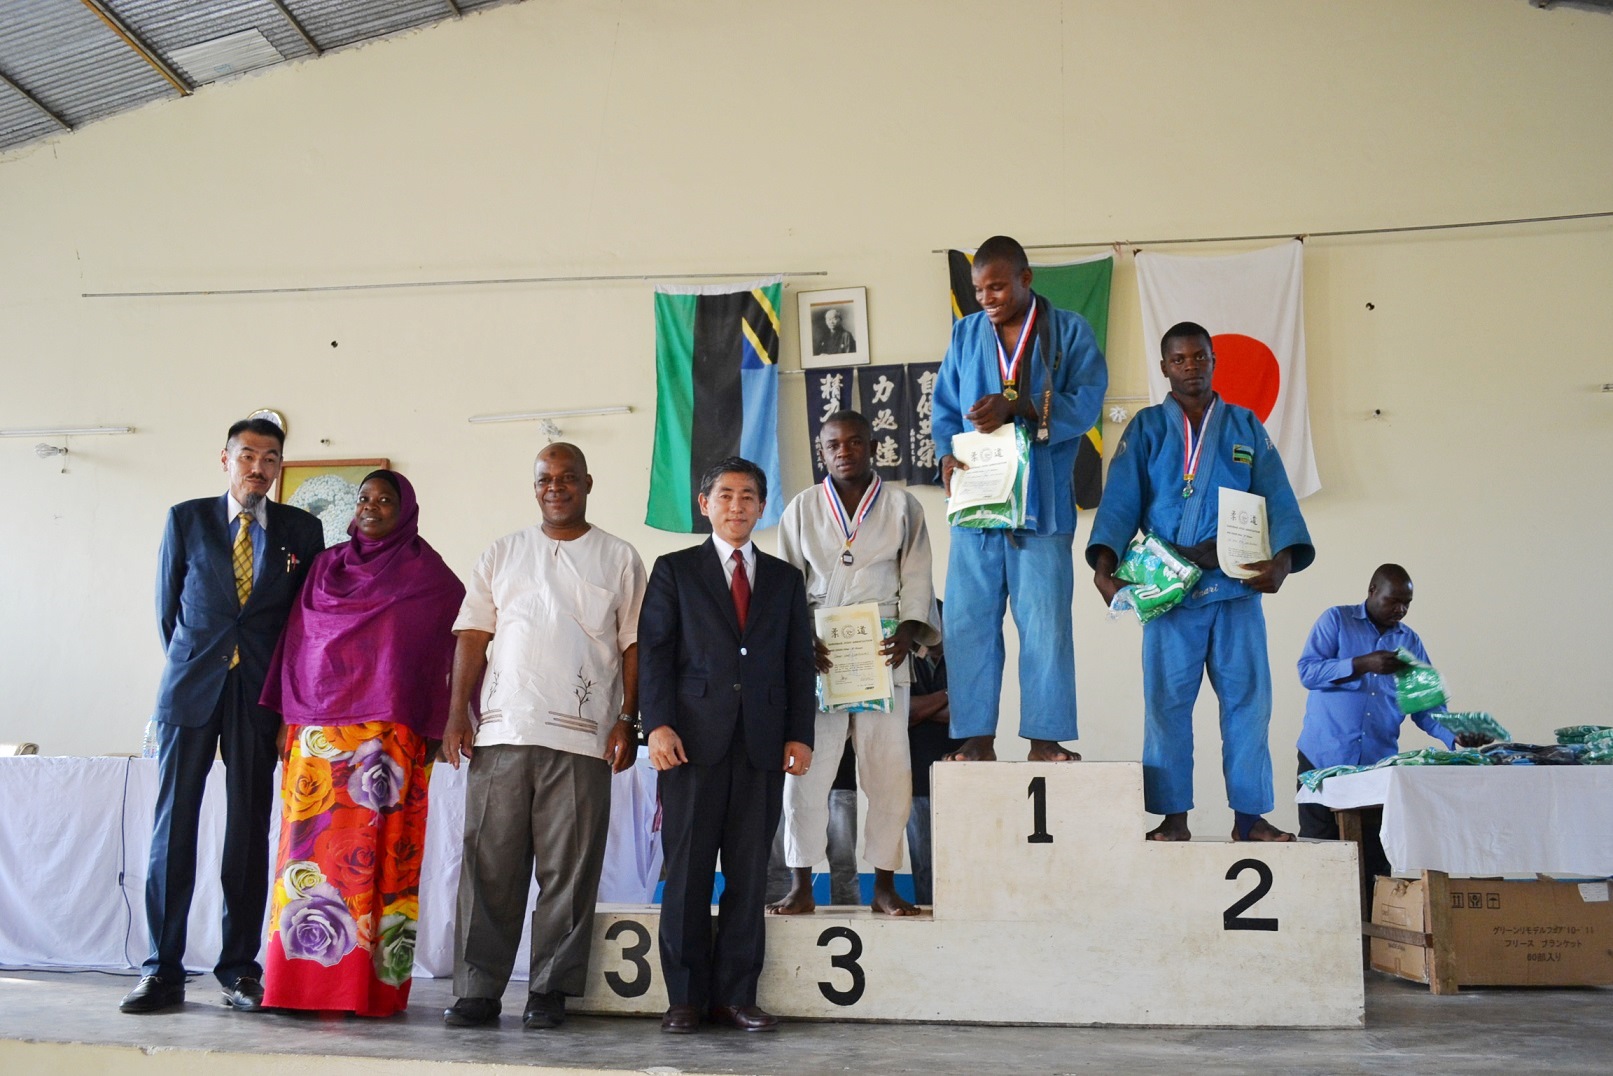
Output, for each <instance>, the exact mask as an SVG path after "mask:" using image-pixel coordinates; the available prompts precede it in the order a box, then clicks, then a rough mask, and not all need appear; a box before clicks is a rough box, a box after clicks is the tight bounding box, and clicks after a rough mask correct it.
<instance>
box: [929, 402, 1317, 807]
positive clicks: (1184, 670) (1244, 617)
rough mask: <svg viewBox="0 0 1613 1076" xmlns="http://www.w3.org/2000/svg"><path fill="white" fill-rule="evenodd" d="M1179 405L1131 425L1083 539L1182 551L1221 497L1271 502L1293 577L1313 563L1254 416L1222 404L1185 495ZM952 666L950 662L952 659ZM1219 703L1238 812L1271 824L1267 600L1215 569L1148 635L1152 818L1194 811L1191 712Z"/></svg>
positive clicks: (1090, 548)
mask: <svg viewBox="0 0 1613 1076" xmlns="http://www.w3.org/2000/svg"><path fill="white" fill-rule="evenodd" d="M1182 419H1183V414H1182V409H1181V407H1180V406H1179V405H1178V404H1177V402H1176V400H1175V399H1174V398H1173V397H1166V399H1165V402H1164V403H1162V404H1158V405H1156V406H1154V407H1145V408H1143V409H1142V410H1141V411H1139V412H1137V416H1136V417H1135V418H1133V419H1132V420H1131V424H1130V425H1129V426H1127V427H1126V432H1125V435H1124V436H1123V437H1121V439H1120V445H1119V447H1118V448H1116V449H1115V456H1114V460H1113V462H1111V463H1110V465H1109V478H1108V481H1107V482H1106V483H1105V485H1104V490H1103V503H1102V505H1100V506H1099V508H1098V518H1097V519H1096V520H1095V521H1094V522H1093V524H1092V536H1091V538H1090V539H1088V541H1087V563H1088V564H1092V565H1094V566H1095V565H1096V561H1097V553H1098V550H1099V549H1104V548H1107V549H1110V550H1112V551H1113V552H1114V554H1115V556H1116V557H1123V556H1125V552H1126V546H1127V545H1128V544H1129V543H1130V542H1131V539H1132V537H1133V536H1134V535H1136V534H1137V533H1138V531H1143V532H1152V533H1154V534H1157V535H1158V536H1159V537H1161V538H1163V539H1165V541H1167V542H1170V543H1171V544H1172V545H1175V546H1178V547H1180V546H1190V545H1197V544H1198V543H1200V542H1203V541H1207V540H1209V539H1211V538H1214V537H1215V536H1216V527H1217V524H1218V518H1219V509H1220V499H1221V498H1220V493H1219V490H1220V487H1222V486H1225V487H1227V488H1229V489H1238V490H1246V491H1248V492H1250V493H1258V494H1260V495H1261V496H1263V497H1265V498H1266V521H1267V527H1268V533H1269V535H1270V538H1271V548H1272V551H1273V552H1280V551H1281V550H1284V549H1287V550H1288V551H1289V557H1290V559H1291V562H1292V570H1293V571H1296V572H1298V571H1302V570H1304V569H1305V568H1307V567H1309V565H1310V563H1311V561H1313V560H1315V559H1316V549H1315V547H1313V546H1312V545H1311V537H1310V532H1309V531H1307V530H1306V529H1305V520H1304V518H1303V517H1302V516H1301V515H1300V511H1299V502H1298V500H1297V499H1296V498H1295V497H1294V490H1293V487H1291V486H1290V485H1289V484H1288V475H1287V473H1286V472H1285V471H1284V470H1283V461H1282V457H1281V456H1279V455H1278V453H1277V449H1276V447H1275V446H1274V445H1272V443H1271V438H1270V437H1269V436H1268V435H1267V434H1266V428H1265V427H1264V426H1262V425H1261V424H1260V420H1259V419H1258V418H1256V417H1255V415H1254V412H1252V411H1250V410H1248V409H1247V408H1243V407H1239V406H1237V405H1236V404H1229V403H1227V402H1226V401H1225V400H1222V399H1221V398H1220V397H1219V396H1216V397H1215V410H1214V411H1213V412H1212V413H1211V414H1210V416H1209V419H1208V421H1207V422H1206V423H1205V428H1204V429H1203V430H1202V431H1201V433H1200V437H1201V438H1202V440H1203V445H1204V448H1203V452H1202V455H1201V456H1200V458H1199V465H1198V472H1197V474H1196V476H1195V479H1194V483H1193V489H1194V492H1193V494H1192V496H1189V497H1184V496H1182V489H1183V486H1184V482H1183V480H1182V463H1183V454H1184V448H1185V437H1184V435H1183V431H1182ZM948 657H951V652H950V651H949V652H948ZM1206 672H1208V673H1209V676H1210V686H1211V687H1212V688H1214V689H1215V693H1216V697H1217V698H1218V699H1219V700H1220V703H1221V770H1222V774H1223V775H1224V776H1225V778H1226V786H1227V801H1228V803H1229V805H1230V806H1231V807H1232V809H1233V810H1234V811H1241V812H1244V813H1246V814H1265V813H1266V812H1268V811H1270V810H1271V809H1272V807H1273V806H1274V804H1275V800H1274V798H1273V793H1272V777H1271V745H1270V744H1269V743H1268V741H1267V730H1268V729H1269V728H1270V725H1271V664H1270V662H1269V661H1268V659H1267V654H1266V618H1265V615H1264V614H1263V613H1262V612H1261V608H1260V595H1259V593H1257V592H1256V591H1253V590H1250V589H1249V588H1248V587H1247V586H1245V585H1244V584H1243V582H1242V581H1240V580H1237V579H1232V578H1230V577H1229V576H1227V575H1226V573H1224V572H1222V571H1221V570H1220V569H1219V568H1214V569H1211V570H1209V571H1206V572H1205V573H1204V575H1203V577H1202V578H1201V579H1200V580H1199V583H1198V586H1197V587H1195V588H1194V590H1193V592H1192V593H1191V594H1189V595H1188V597H1187V598H1186V599H1185V600H1183V602H1182V603H1181V604H1180V605H1178V606H1177V607H1176V608H1175V609H1172V610H1171V611H1170V612H1168V613H1166V614H1165V615H1164V616H1161V617H1159V618H1157V619H1155V620H1152V621H1150V622H1149V623H1147V624H1145V625H1143V703H1144V708H1145V716H1144V725H1143V800H1144V803H1145V805H1146V806H1147V808H1148V810H1149V811H1150V812H1151V813H1153V814H1179V813H1182V812H1185V811H1189V810H1192V808H1193V704H1194V702H1195V701H1197V699H1198V694H1199V685H1200V684H1201V683H1202V682H1203V679H1204V674H1205V673H1206Z"/></svg>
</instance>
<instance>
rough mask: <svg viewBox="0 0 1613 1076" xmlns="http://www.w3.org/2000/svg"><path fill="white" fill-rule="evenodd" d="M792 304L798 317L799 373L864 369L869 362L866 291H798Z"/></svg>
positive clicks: (846, 289)
mask: <svg viewBox="0 0 1613 1076" xmlns="http://www.w3.org/2000/svg"><path fill="white" fill-rule="evenodd" d="M795 301H796V311H797V313H798V314H799V315H800V330H801V367H802V369H805V370H812V369H817V368H820V367H825V366H866V365H868V363H869V362H870V361H872V358H873V350H872V349H871V348H870V347H869V345H868V289H867V288H834V289H831V290H828V291H802V292H797V293H796V296H795Z"/></svg>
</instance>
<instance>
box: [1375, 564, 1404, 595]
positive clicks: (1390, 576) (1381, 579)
mask: <svg viewBox="0 0 1613 1076" xmlns="http://www.w3.org/2000/svg"><path fill="white" fill-rule="evenodd" d="M1380 583H1404V584H1405V585H1406V586H1408V587H1409V586H1411V573H1409V572H1407V571H1406V569H1404V568H1402V567H1401V566H1400V565H1398V564H1380V565H1378V569H1377V571H1375V572H1373V573H1372V582H1371V583H1369V584H1367V587H1368V589H1369V590H1370V589H1371V588H1372V587H1375V586H1377V585H1378V584H1380Z"/></svg>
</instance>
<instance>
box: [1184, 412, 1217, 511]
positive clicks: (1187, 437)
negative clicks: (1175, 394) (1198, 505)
mask: <svg viewBox="0 0 1613 1076" xmlns="http://www.w3.org/2000/svg"><path fill="white" fill-rule="evenodd" d="M1213 414H1215V401H1214V400H1211V401H1210V406H1209V407H1206V408H1205V409H1204V421H1202V422H1200V423H1199V436H1198V438H1197V440H1196V441H1195V439H1194V437H1193V423H1192V421H1191V420H1190V419H1189V418H1188V417H1187V412H1186V411H1184V412H1182V496H1183V497H1191V496H1193V477H1194V476H1195V475H1197V474H1198V473H1199V455H1200V454H1201V453H1202V452H1203V451H1204V432H1205V431H1206V430H1208V429H1209V428H1210V416H1211V415H1213Z"/></svg>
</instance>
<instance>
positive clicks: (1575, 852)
mask: <svg viewBox="0 0 1613 1076" xmlns="http://www.w3.org/2000/svg"><path fill="white" fill-rule="evenodd" d="M1297 798H1298V800H1299V802H1300V803H1322V804H1325V805H1327V806H1328V807H1333V808H1336V809H1343V808H1349V807H1367V806H1373V805H1376V804H1382V805H1383V850H1384V852H1385V854H1387V855H1388V857H1389V863H1390V865H1391V866H1392V867H1394V869H1395V871H1396V873H1403V872H1412V871H1424V870H1439V871H1445V872H1446V873H1448V874H1461V875H1495V874H1569V875H1579V876H1581V877H1590V878H1603V877H1607V876H1608V875H1613V766H1391V767H1386V768H1385V769H1381V770H1368V771H1366V772H1364V773H1352V774H1349V775H1348V776H1344V777H1329V778H1328V779H1327V780H1326V781H1324V782H1322V787H1321V790H1320V791H1319V792H1312V791H1310V790H1309V789H1301V790H1300V793H1299V796H1298V797H1297Z"/></svg>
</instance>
